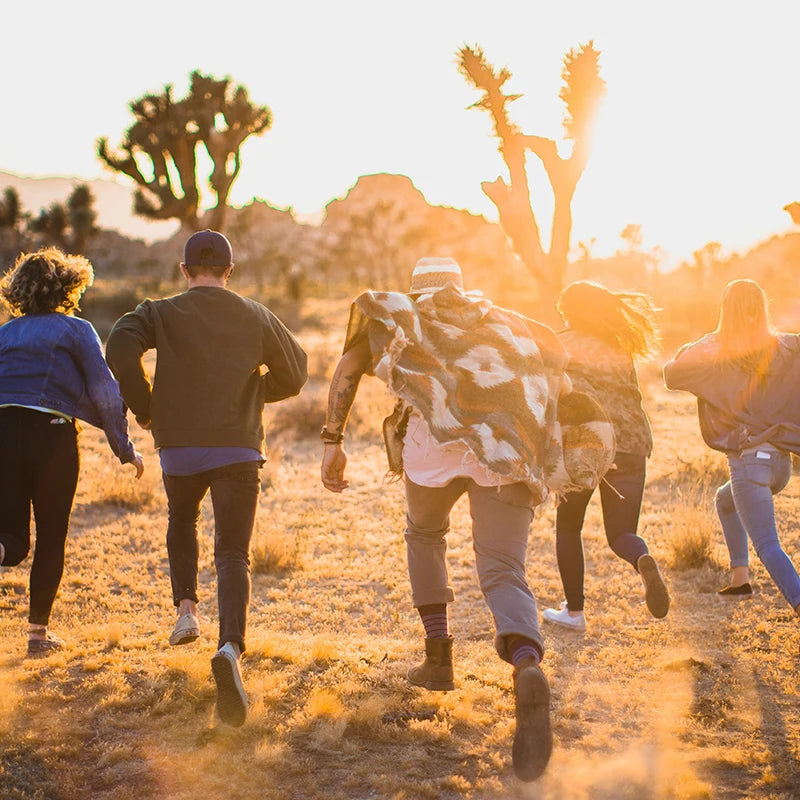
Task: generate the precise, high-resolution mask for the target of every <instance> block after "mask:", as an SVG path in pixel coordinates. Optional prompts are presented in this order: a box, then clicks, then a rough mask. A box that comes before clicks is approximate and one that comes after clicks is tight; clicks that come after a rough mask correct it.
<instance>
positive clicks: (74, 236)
mask: <svg viewBox="0 0 800 800" xmlns="http://www.w3.org/2000/svg"><path fill="white" fill-rule="evenodd" d="M96 219H97V211H95V209H94V195H93V194H92V191H91V189H90V188H89V187H88V186H87V185H86V184H85V183H79V184H77V185H76V186H75V187H74V188H73V190H72V192H71V193H70V196H69V197H68V198H67V202H66V203H59V202H53V203H51V204H50V206H49V207H48V208H42V209H40V210H39V214H38V216H36V217H31V218H30V219H29V220H28V230H29V231H30V232H31V233H34V234H38V235H39V238H40V239H42V240H43V242H44V243H46V244H52V245H56V246H57V247H61V248H63V249H64V250H68V251H70V252H72V253H83V252H84V250H85V249H86V243H87V242H88V240H89V239H90V238H91V237H92V236H93V235H94V234H95V233H97V227H96V226H95V220H96Z"/></svg>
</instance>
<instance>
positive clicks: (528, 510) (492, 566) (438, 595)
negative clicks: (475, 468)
mask: <svg viewBox="0 0 800 800" xmlns="http://www.w3.org/2000/svg"><path fill="white" fill-rule="evenodd" d="M405 484H406V533H405V538H406V549H407V554H408V576H409V579H410V581H411V594H412V601H413V604H414V607H415V608H418V607H419V606H426V605H432V604H437V603H451V602H453V600H454V599H455V595H454V593H453V589H452V587H451V586H450V585H449V584H448V577H447V563H446V554H447V539H446V536H447V533H448V531H449V530H450V511H451V509H452V508H453V506H454V505H455V503H456V501H457V500H458V498H459V497H461V495H462V494H464V492H466V493H467V494H468V496H469V507H470V515H471V516H472V546H473V549H474V550H475V568H476V571H477V573H478V581H479V583H480V587H481V591H482V592H483V596H484V597H485V598H486V603H487V605H488V606H489V610H490V611H491V613H492V617H493V618H494V626H495V648H496V649H497V653H498V655H499V656H500V658H502V659H503V660H504V661H510V659H509V656H508V651H507V646H506V641H505V637H507V636H510V635H512V634H517V635H519V636H525V637H527V638H528V639H532V640H533V641H534V642H536V643H537V644H538V645H539V647H540V649H541V651H542V652H544V640H543V639H542V635H541V632H540V631H539V615H538V613H537V611H536V600H535V599H534V596H533V593H532V592H531V590H530V587H529V586H528V581H527V579H526V577H525V558H526V553H527V548H528V530H529V528H530V524H531V522H532V520H533V510H534V505H533V498H532V496H531V492H530V490H529V489H528V487H527V486H526V485H525V484H524V483H510V484H507V485H505V486H500V487H497V486H478V484H477V483H475V481H473V480H472V479H471V478H455V479H454V480H452V481H450V483H448V484H447V485H446V486H419V485H418V484H416V483H414V482H413V481H411V480H409V478H408V477H406V479H405Z"/></svg>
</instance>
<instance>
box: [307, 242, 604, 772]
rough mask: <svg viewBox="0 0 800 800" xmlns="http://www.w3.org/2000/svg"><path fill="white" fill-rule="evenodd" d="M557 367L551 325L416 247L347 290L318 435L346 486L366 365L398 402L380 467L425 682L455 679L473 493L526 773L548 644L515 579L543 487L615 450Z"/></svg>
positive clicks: (523, 586) (541, 741) (538, 758)
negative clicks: (418, 254) (397, 503)
mask: <svg viewBox="0 0 800 800" xmlns="http://www.w3.org/2000/svg"><path fill="white" fill-rule="evenodd" d="M566 363H567V356H566V353H565V350H564V348H563V346H562V345H561V344H560V342H559V341H558V338H557V337H556V336H555V334H554V333H553V331H551V330H550V329H549V328H548V327H546V326H545V325H542V324H541V323H538V322H535V321H533V320H530V319H527V318H526V317H523V316H522V315H520V314H517V313H515V312H512V311H507V310H505V309H501V308H498V307H496V306H494V305H493V304H492V303H491V302H490V301H489V300H488V299H485V298H483V297H478V296H476V295H475V294H473V293H467V292H465V291H464V290H463V284H462V277H461V270H460V268H459V266H458V264H457V263H456V262H455V261H454V260H453V259H449V258H423V259H421V260H420V261H419V262H418V263H417V265H416V267H415V268H414V272H413V275H412V278H411V288H410V291H409V293H408V294H407V295H406V294H401V293H398V292H371V291H369V292H364V293H363V294H361V295H360V296H359V297H358V298H356V300H355V301H354V303H353V305H352V308H351V313H350V321H349V324H348V330H347V334H346V337H345V344H344V349H343V355H342V358H341V360H340V362H339V364H338V365H337V368H336V371H335V373H334V376H333V379H332V381H331V386H330V392H329V398H328V413H327V418H326V424H325V426H324V427H323V429H322V433H321V438H322V440H323V442H324V444H325V446H324V451H323V457H322V466H321V473H322V483H323V485H324V486H325V488H327V489H328V490H330V491H332V492H341V491H343V490H344V489H346V488H347V486H348V485H349V484H348V481H347V479H346V478H345V468H346V465H347V455H346V453H345V451H344V449H343V447H342V442H343V438H344V428H345V423H346V421H347V417H348V415H349V412H350V409H351V407H352V404H353V400H354V399H355V396H356V391H357V389H358V384H359V381H360V379H361V377H362V375H364V374H372V375H375V376H377V377H378V378H380V379H381V380H382V381H383V382H384V383H385V384H386V385H387V386H388V388H389V390H390V392H391V393H392V394H393V395H394V396H395V397H396V399H397V403H396V406H395V411H394V413H393V414H392V415H391V416H390V417H389V418H387V420H385V421H384V436H385V439H386V444H387V453H388V456H389V467H390V472H391V473H394V474H395V475H398V476H399V475H403V474H404V478H405V488H406V508H407V513H406V532H405V539H406V545H407V556H408V570H409V578H410V582H411V589H412V600H413V604H414V607H415V608H416V609H417V610H418V612H419V614H420V617H421V619H422V623H423V625H424V627H425V636H426V638H425V655H426V657H425V660H424V662H423V663H422V664H420V665H419V666H416V667H413V668H412V669H410V670H409V672H408V680H409V681H410V682H411V683H412V684H415V685H418V686H423V687H425V688H427V689H433V690H440V691H448V690H450V689H453V688H454V683H453V677H454V674H453V661H452V646H453V637H452V636H451V635H450V633H449V626H448V617H447V604H448V603H450V602H452V601H453V600H454V594H453V590H452V588H451V587H450V586H449V585H448V574H447V565H446V558H445V556H446V550H447V543H446V534H447V532H448V530H449V524H450V511H451V509H452V507H453V506H454V504H455V503H456V501H457V500H458V499H459V497H461V495H463V494H464V493H467V495H468V496H469V501H470V511H471V515H472V520H473V526H472V535H473V543H474V549H475V555H476V568H477V573H478V578H479V582H480V586H481V590H482V592H483V594H484V597H485V598H486V602H487V604H488V606H489V609H490V611H491V613H492V616H493V618H494V623H495V629H496V630H495V633H496V635H495V646H496V649H497V652H498V654H499V656H500V658H502V659H503V660H505V661H507V662H509V663H511V664H512V665H513V666H514V688H515V695H516V723H517V724H516V733H515V736H514V744H513V748H512V762H513V766H514V771H515V773H516V774H517V776H518V777H519V778H520V779H522V780H526V781H530V780H534V779H536V778H537V777H539V775H541V774H542V772H543V771H544V769H545V767H546V765H547V762H548V760H549V758H550V753H551V750H552V734H551V730H550V710H549V704H550V692H549V687H548V683H547V679H546V677H545V675H544V673H543V671H542V670H541V668H540V666H539V663H540V661H541V659H542V656H543V653H544V642H543V639H542V635H541V633H540V631H539V623H538V615H537V609H536V601H535V599H534V596H533V593H532V592H531V589H530V587H529V586H528V583H527V580H526V577H525V561H526V550H527V542H528V529H529V527H530V524H531V521H532V519H533V513H534V509H535V508H536V506H537V505H539V504H540V503H542V502H543V501H544V500H546V499H547V497H548V494H549V493H550V492H551V491H555V492H556V493H557V494H560V493H563V492H564V491H569V490H573V489H578V488H585V487H587V486H595V485H596V484H597V482H598V481H599V479H600V477H601V476H602V474H603V473H604V472H605V471H606V469H608V467H609V466H610V463H611V461H612V460H613V452H614V446H613V431H612V429H611V426H610V423H609V422H608V420H607V418H605V417H604V415H603V413H602V410H601V409H599V407H598V406H597V405H596V404H594V403H592V401H590V400H589V399H588V398H586V397H585V396H583V395H578V394H576V395H575V396H574V398H573V396H572V395H570V394H569V392H570V388H571V387H570V383H569V379H568V378H567V377H566V375H565V367H566ZM560 396H563V398H564V399H563V400H562V402H559V397H560ZM587 419H588V420H589V421H588V422H587ZM574 421H578V422H580V423H582V424H579V425H573V424H571V423H572V422H574ZM565 453H566V456H565Z"/></svg>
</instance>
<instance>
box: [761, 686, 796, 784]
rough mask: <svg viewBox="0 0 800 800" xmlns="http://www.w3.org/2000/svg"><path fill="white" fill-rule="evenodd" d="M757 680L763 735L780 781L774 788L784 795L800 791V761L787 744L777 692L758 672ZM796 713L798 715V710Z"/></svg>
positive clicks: (794, 750) (783, 719) (793, 749)
mask: <svg viewBox="0 0 800 800" xmlns="http://www.w3.org/2000/svg"><path fill="white" fill-rule="evenodd" d="M753 677H754V680H755V685H756V692H757V693H758V703H759V707H760V709H761V734H762V738H763V740H764V744H765V745H766V747H767V749H768V750H769V751H770V754H771V756H772V758H771V759H770V762H771V764H772V765H773V769H774V771H775V774H776V777H777V779H778V780H777V781H776V782H775V783H773V784H772V787H771V788H772V789H776V790H781V791H782V790H784V789H794V790H797V789H798V787H800V760H798V758H797V755H796V753H797V749H796V747H793V746H792V745H791V744H790V743H789V742H788V741H787V739H788V733H787V730H786V723H785V717H784V712H783V710H782V709H781V708H780V706H779V705H778V703H776V702H775V699H774V697H773V695H774V688H772V687H770V685H769V684H768V683H767V682H766V681H765V680H763V679H762V678H761V676H760V675H759V673H758V672H755V674H754V676H753ZM794 713H795V714H796V713H797V710H796V709H795V710H794Z"/></svg>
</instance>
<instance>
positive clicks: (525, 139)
mask: <svg viewBox="0 0 800 800" xmlns="http://www.w3.org/2000/svg"><path fill="white" fill-rule="evenodd" d="M599 57H600V52H599V51H598V50H595V48H594V43H593V42H591V41H590V42H589V43H588V44H585V45H581V46H580V47H578V49H576V50H570V51H569V52H568V53H567V54H566V56H565V57H564V65H563V70H562V73H561V77H562V78H563V80H564V85H563V87H562V88H561V91H560V92H559V98H560V99H561V100H562V101H563V102H564V105H565V106H566V113H565V115H564V120H563V124H564V131H565V134H566V138H567V139H570V140H571V141H572V151H571V153H570V155H569V156H568V157H566V158H564V157H562V156H561V155H559V153H558V147H557V145H556V142H555V141H553V140H552V139H548V138H545V137H543V136H532V135H529V134H525V133H523V132H522V131H521V130H520V129H519V127H518V126H517V125H516V124H515V123H513V122H512V121H511V119H510V118H509V113H508V106H509V104H510V103H511V102H512V101H514V100H517V99H518V98H519V97H521V96H522V95H519V94H506V93H504V92H503V86H504V85H505V83H506V82H507V81H508V80H509V78H511V72H510V71H509V70H508V69H507V68H505V67H504V68H503V69H500V70H498V69H495V67H493V66H492V65H491V64H490V63H489V62H488V61H487V60H486V56H485V55H484V53H483V51H482V50H481V49H480V48H479V47H467V46H465V47H462V48H461V50H459V52H458V66H459V71H460V72H461V73H462V75H464V77H466V78H467V80H469V81H470V82H471V83H472V84H473V85H474V86H475V88H477V89H480V90H481V92H482V94H481V97H480V99H479V100H477V101H476V102H475V103H474V104H473V105H472V106H471V107H473V108H483V109H485V110H486V111H488V112H489V114H491V117H492V123H493V127H494V135H495V136H496V137H497V139H498V141H499V148H498V149H499V150H500V155H501V156H502V157H503V161H505V164H506V167H507V168H508V182H506V181H505V180H504V179H503V178H502V177H498V178H497V179H496V180H494V181H491V182H489V181H486V182H484V183H482V184H481V187H482V188H483V191H484V192H485V194H486V195H487V196H488V197H489V199H490V200H491V201H492V202H493V203H494V204H495V206H496V207H497V211H498V214H499V217H500V224H501V226H502V227H503V230H504V231H505V233H506V235H507V236H508V238H509V240H510V241H511V245H512V247H513V249H514V252H516V254H517V255H518V256H519V257H520V259H522V262H523V263H524V264H525V266H526V267H527V268H528V269H529V270H530V271H531V273H532V274H533V275H534V277H535V278H536V280H537V283H538V286H539V295H540V300H541V304H542V310H543V312H544V313H546V314H552V313H553V307H554V305H555V300H556V298H557V297H558V294H559V292H560V291H561V289H562V287H563V283H564V273H565V270H566V266H567V254H568V252H569V240H570V234H571V232H572V197H573V195H574V193H575V187H576V186H577V184H578V180H579V179H580V177H581V175H582V174H583V171H584V169H585V168H586V163H587V161H588V159H589V145H590V140H591V132H592V125H593V122H594V117H595V112H596V110H597V106H598V104H599V101H600V99H601V98H602V96H603V94H604V93H605V81H604V80H603V79H602V78H601V77H600V64H599ZM528 150H530V151H531V152H532V153H534V154H535V155H537V156H538V157H539V159H540V160H541V162H542V164H543V166H544V168H545V171H546V172H547V177H548V179H549V181H550V186H551V187H552V189H553V199H554V211H553V221H552V227H551V236H550V251H549V252H545V250H544V248H543V247H542V242H541V236H540V233H539V224H538V223H537V221H536V217H535V215H534V213H533V208H532V206H531V193H530V187H529V184H528V174H527V169H526V166H525V158H526V154H527V151H528Z"/></svg>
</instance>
